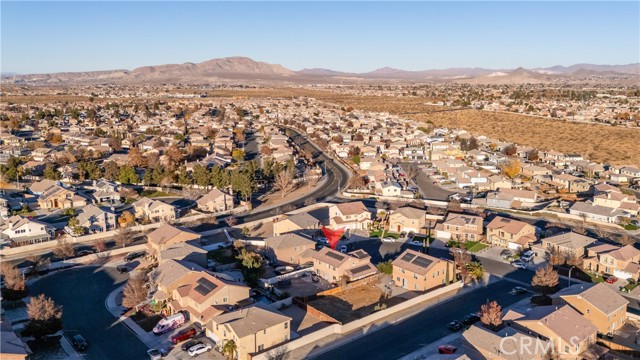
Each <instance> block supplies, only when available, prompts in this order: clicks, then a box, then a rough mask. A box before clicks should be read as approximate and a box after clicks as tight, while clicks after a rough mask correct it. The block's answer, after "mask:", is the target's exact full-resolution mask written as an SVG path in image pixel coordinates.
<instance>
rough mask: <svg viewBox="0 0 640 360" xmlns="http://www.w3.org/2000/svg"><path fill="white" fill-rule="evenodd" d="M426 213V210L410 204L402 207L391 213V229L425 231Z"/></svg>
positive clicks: (395, 230)
mask: <svg viewBox="0 0 640 360" xmlns="http://www.w3.org/2000/svg"><path fill="white" fill-rule="evenodd" d="M426 213H427V212H426V211H425V210H421V209H416V208H413V207H409V206H405V207H401V208H399V209H397V210H395V211H394V212H392V213H391V215H389V231H393V232H398V233H401V232H403V231H406V232H412V231H413V232H414V233H416V234H419V233H424V228H425V226H426V222H427V220H426Z"/></svg>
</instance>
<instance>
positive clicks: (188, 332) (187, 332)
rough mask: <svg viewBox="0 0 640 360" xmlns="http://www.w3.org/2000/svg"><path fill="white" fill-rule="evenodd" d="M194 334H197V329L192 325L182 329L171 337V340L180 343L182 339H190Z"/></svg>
mask: <svg viewBox="0 0 640 360" xmlns="http://www.w3.org/2000/svg"><path fill="white" fill-rule="evenodd" d="M194 336H196V329H195V328H192V327H190V328H186V329H184V330H182V331H180V332H179V333H177V334H175V335H173V336H172V337H171V342H172V343H173V344H177V343H179V342H181V341H185V340H189V339H191V338H192V337H194Z"/></svg>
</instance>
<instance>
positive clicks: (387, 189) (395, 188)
mask: <svg viewBox="0 0 640 360" xmlns="http://www.w3.org/2000/svg"><path fill="white" fill-rule="evenodd" d="M375 186H376V194H378V195H382V196H391V197H395V196H400V195H401V193H402V186H400V184H398V183H397V182H396V181H383V182H381V183H376V185H375Z"/></svg>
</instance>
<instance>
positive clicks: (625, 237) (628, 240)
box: [618, 232, 636, 245]
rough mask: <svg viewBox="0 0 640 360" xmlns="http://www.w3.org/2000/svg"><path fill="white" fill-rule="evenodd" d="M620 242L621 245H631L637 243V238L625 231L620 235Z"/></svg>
mask: <svg viewBox="0 0 640 360" xmlns="http://www.w3.org/2000/svg"><path fill="white" fill-rule="evenodd" d="M618 242H620V244H621V245H631V244H633V243H635V242H636V240H635V239H634V238H632V237H631V236H629V234H627V233H626V232H624V233H621V234H620V235H619V236H618Z"/></svg>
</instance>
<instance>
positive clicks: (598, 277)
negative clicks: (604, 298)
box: [587, 273, 604, 284]
mask: <svg viewBox="0 0 640 360" xmlns="http://www.w3.org/2000/svg"><path fill="white" fill-rule="evenodd" d="M587 274H588V275H589V276H590V277H591V282H592V283H596V284H597V283H601V282H603V281H604V278H603V277H602V275H600V274H596V273H587Z"/></svg>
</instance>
